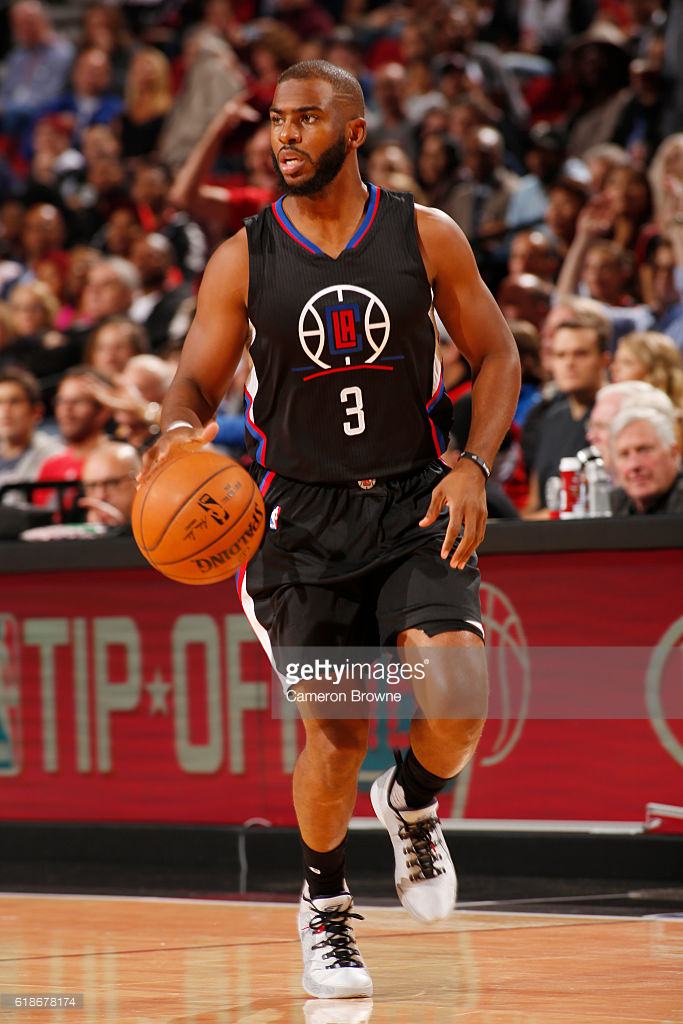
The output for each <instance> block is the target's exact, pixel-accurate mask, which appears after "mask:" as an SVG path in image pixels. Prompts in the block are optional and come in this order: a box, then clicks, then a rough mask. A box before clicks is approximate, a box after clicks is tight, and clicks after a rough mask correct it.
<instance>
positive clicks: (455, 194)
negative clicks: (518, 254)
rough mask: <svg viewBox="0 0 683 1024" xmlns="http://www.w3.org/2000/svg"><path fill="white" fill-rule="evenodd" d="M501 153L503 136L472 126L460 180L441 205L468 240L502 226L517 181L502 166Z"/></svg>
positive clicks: (491, 233)
mask: <svg viewBox="0 0 683 1024" xmlns="http://www.w3.org/2000/svg"><path fill="white" fill-rule="evenodd" d="M504 154H505V146H504V143H503V137H502V135H501V134H500V132H499V131H497V130H496V129H495V128H474V129H472V131H471V132H469V133H468V135H467V137H466V138H465V147H464V153H463V163H462V169H461V172H460V177H461V183H460V184H459V185H456V186H455V188H454V189H453V191H452V192H451V194H450V196H449V197H448V199H447V200H446V201H445V202H444V204H443V207H442V208H443V209H444V210H445V211H446V213H448V214H450V216H451V217H453V219H454V220H455V221H456V222H457V223H458V224H459V225H460V227H461V228H462V230H463V231H464V232H465V234H466V235H467V237H468V238H469V239H470V240H471V241H472V240H478V239H479V238H480V237H481V236H486V235H491V236H493V235H495V234H496V232H498V233H500V231H501V230H502V229H503V228H504V225H505V216H506V213H507V207H508V203H509V201H510V197H511V196H512V194H513V193H514V192H515V190H516V189H517V186H518V183H519V178H518V177H517V175H516V174H512V173H511V172H510V171H508V170H507V169H506V168H505V165H504V163H503V157H504ZM499 237H500V235H499Z"/></svg>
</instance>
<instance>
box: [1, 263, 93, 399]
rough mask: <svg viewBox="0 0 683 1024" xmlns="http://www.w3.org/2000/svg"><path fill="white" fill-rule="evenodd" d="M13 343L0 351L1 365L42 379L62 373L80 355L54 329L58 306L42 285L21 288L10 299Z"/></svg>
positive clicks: (24, 285)
mask: <svg viewBox="0 0 683 1024" xmlns="http://www.w3.org/2000/svg"><path fill="white" fill-rule="evenodd" d="M9 309H10V314H11V316H12V334H13V340H12V342H11V343H10V344H8V345H6V346H5V347H4V348H3V349H2V350H0V365H3V366H8V365H17V366H22V367H24V369H26V370H29V371H30V372H31V373H33V374H35V376H36V377H38V378H39V379H43V378H49V377H51V376H53V375H55V374H59V373H62V372H63V371H64V370H65V369H66V368H67V367H68V366H73V364H74V363H75V362H76V361H77V357H78V353H77V351H76V350H75V348H74V347H73V346H72V345H70V344H69V342H68V340H67V338H66V337H65V336H64V335H63V334H61V333H60V332H59V331H57V330H55V329H54V323H55V317H56V315H57V312H58V310H59V302H58V300H57V299H56V298H55V297H54V295H53V294H52V292H51V291H50V289H49V288H48V287H47V285H45V284H43V283H42V282H41V281H34V282H33V283H32V284H18V285H15V287H14V288H13V289H12V292H11V294H10V299H9Z"/></svg>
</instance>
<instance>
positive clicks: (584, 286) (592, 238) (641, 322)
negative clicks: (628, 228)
mask: <svg viewBox="0 0 683 1024" xmlns="http://www.w3.org/2000/svg"><path fill="white" fill-rule="evenodd" d="M611 223H612V215H611V201H610V200H609V199H608V198H607V197H606V196H605V195H604V194H603V195H602V196H599V197H597V198H596V199H595V200H593V201H592V202H591V203H589V204H588V206H587V207H586V208H585V209H584V210H583V211H582V213H581V215H580V216H579V219H578V223H577V230H576V236H575V238H574V241H573V242H572V244H571V246H570V248H569V251H568V252H567V256H566V258H565V261H564V263H563V265H562V269H561V270H560V276H559V278H558V281H557V292H558V295H559V296H560V297H564V296H567V295H574V294H577V293H579V292H581V291H582V290H583V291H585V292H586V293H587V295H588V296H589V297H590V298H592V299H595V300H596V301H598V302H601V303H602V305H603V308H604V311H605V314H606V315H607V316H608V317H609V318H610V320H611V321H612V323H613V326H614V330H613V333H612V342H613V343H614V342H615V341H616V340H617V339H618V338H619V337H620V336H621V335H622V334H626V333H628V331H634V330H647V328H648V327H649V326H650V324H651V322H652V312H651V310H650V309H649V307H648V306H647V305H645V304H644V303H643V304H639V305H635V304H634V300H633V296H632V295H630V294H629V293H628V290H627V288H628V284H629V282H630V279H631V275H632V272H633V262H632V259H631V257H630V256H629V254H628V253H627V252H626V251H625V250H623V249H621V248H620V247H619V246H617V244H616V242H610V241H607V240H605V239H604V238H602V234H603V233H604V232H605V231H608V230H609V228H610V225H611ZM580 282H581V285H580Z"/></svg>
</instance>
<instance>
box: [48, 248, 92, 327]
mask: <svg viewBox="0 0 683 1024" xmlns="http://www.w3.org/2000/svg"><path fill="white" fill-rule="evenodd" d="M100 259H101V256H100V253H98V251H97V250H96V249H92V248H91V247H90V246H87V245H75V246H74V247H73V249H71V250H70V251H69V262H68V264H67V267H66V271H65V274H64V285H63V288H62V296H63V305H62V308H61V309H60V311H59V313H58V314H57V319H56V320H55V327H56V328H57V329H58V330H60V331H66V330H67V329H68V328H69V327H71V325H72V324H73V323H74V321H80V320H82V319H83V310H82V308H81V303H82V301H83V291H84V289H85V286H86V283H87V280H88V274H89V273H90V269H91V268H92V267H94V266H95V264H96V263H98V262H99V261H100Z"/></svg>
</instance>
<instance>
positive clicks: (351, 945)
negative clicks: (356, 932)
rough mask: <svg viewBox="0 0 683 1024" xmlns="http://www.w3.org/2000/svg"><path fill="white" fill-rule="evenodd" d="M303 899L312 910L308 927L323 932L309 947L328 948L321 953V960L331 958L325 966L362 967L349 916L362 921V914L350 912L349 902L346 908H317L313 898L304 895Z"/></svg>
mask: <svg viewBox="0 0 683 1024" xmlns="http://www.w3.org/2000/svg"><path fill="white" fill-rule="evenodd" d="M304 900H305V902H306V903H308V904H309V906H310V907H311V909H312V910H313V911H314V914H313V917H312V918H311V919H310V921H309V922H308V927H309V928H310V930H311V931H312V932H313V933H320V934H324V936H325V937H324V938H322V939H320V941H319V942H316V943H314V944H313V946H312V947H311V948H312V949H323V948H324V947H325V946H329V947H330V948H329V949H328V951H327V952H326V953H323V954H322V959H323V960H331V961H332V962H331V963H329V964H325V967H326V968H327V969H328V970H330V969H332V968H335V967H363V966H364V964H363V961H362V960H361V956H360V952H359V951H358V949H357V947H356V945H355V940H354V936H353V925H352V924H351V920H350V919H351V918H355V919H356V920H357V921H364V920H365V918H364V917H363V916H362V914H352V913H351V904H350V905H349V907H348V908H347V909H346V910H343V909H341V908H340V907H331V908H330V909H329V910H319V909H318V908H317V907H316V905H315V903H314V902H313V900H311V899H309V898H308V897H307V896H304Z"/></svg>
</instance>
